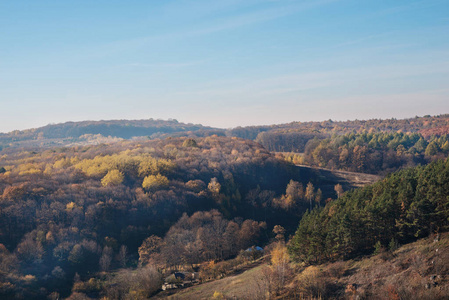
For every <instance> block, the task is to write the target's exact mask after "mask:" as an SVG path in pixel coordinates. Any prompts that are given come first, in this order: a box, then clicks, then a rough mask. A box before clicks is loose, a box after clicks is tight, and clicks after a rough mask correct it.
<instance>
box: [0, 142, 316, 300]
mask: <svg viewBox="0 0 449 300" xmlns="http://www.w3.org/2000/svg"><path fill="white" fill-rule="evenodd" d="M0 163H1V169H0V195H1V196H0V199H1V200H0V243H1V247H2V248H1V249H2V251H1V258H0V262H1V266H2V267H1V270H2V271H1V274H0V280H1V288H0V293H1V295H3V296H2V297H6V298H8V297H13V296H14V295H16V296H17V295H20V297H21V298H24V299H32V298H36V299H37V298H41V297H43V296H45V295H61V296H63V297H67V296H68V295H69V294H70V293H71V291H72V288H73V282H74V278H75V279H76V280H75V282H82V281H88V280H89V278H92V276H93V275H94V274H95V273H96V272H100V271H101V272H105V273H107V272H108V271H110V270H116V269H118V268H125V267H130V268H135V267H136V266H137V265H143V264H148V262H150V261H151V262H152V263H151V265H152V266H158V267H159V268H170V267H176V266H179V265H180V264H186V263H188V264H192V265H193V264H198V263H200V262H203V261H210V260H217V261H219V260H223V259H226V258H230V257H235V256H236V255H237V254H238V253H239V251H240V250H242V249H246V248H247V247H251V246H253V245H256V244H259V243H260V244H263V243H265V242H267V240H268V239H270V235H271V230H272V228H273V226H274V225H277V224H281V225H283V226H284V227H285V228H290V231H291V232H293V230H294V227H295V224H296V222H297V220H298V219H299V217H300V216H301V214H302V212H303V211H305V209H306V208H308V207H309V205H310V203H312V202H310V201H311V200H312V198H313V203H312V204H313V205H314V206H315V205H318V204H319V203H320V202H321V200H322V195H321V191H320V190H319V189H316V188H314V187H313V184H312V183H309V182H308V181H309V180H312V178H308V179H307V181H306V182H301V178H300V174H298V172H297V170H296V168H295V167H294V166H293V165H290V164H289V163H287V162H285V161H284V160H282V159H279V158H276V157H275V156H274V155H272V154H270V153H269V152H268V151H266V150H265V149H264V148H263V147H261V146H260V145H259V144H257V143H254V142H251V141H247V140H242V139H238V138H226V137H217V136H212V137H206V138H197V139H192V138H168V139H164V140H154V141H147V142H141V141H138V142H134V141H122V142H116V143H112V144H108V145H98V146H83V147H82V146H78V147H72V148H53V149H50V150H49V149H47V150H42V151H40V152H36V151H14V149H10V148H9V149H5V150H3V152H2V156H1V161H0ZM294 179H296V180H298V181H294ZM315 181H316V180H315ZM305 185H308V187H307V189H306V190H307V191H303V186H305ZM306 196H307V198H306ZM309 202H310V203H309ZM189 216H190V217H189ZM221 237H223V239H221ZM216 238H220V240H217V239H216ZM149 245H152V247H153V248H154V249H153V250H152V251H150V252H148V251H149V250H148V247H149ZM145 249H146V250H145ZM145 252H147V253H146V254H145ZM37 287H39V288H37ZM20 297H19V298H20ZM55 297H56V296H55Z"/></svg>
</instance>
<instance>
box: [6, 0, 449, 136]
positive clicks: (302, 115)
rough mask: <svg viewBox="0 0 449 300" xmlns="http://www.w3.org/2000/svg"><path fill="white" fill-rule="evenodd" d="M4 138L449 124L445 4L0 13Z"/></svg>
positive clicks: (149, 2) (180, 3)
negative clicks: (40, 131) (38, 130)
mask: <svg viewBox="0 0 449 300" xmlns="http://www.w3.org/2000/svg"><path fill="white" fill-rule="evenodd" d="M0 112H1V118H0V132H9V131H12V130H16V129H26V128H35V127H40V126H44V125H47V124H50V123H61V122H66V121H81V120H110V119H149V118H154V119H169V118H173V119H177V120H178V121H180V122H185V123H195V124H197V123H200V124H203V125H208V126H214V127H221V128H230V127H236V126H248V125H263V124H279V123H287V122H292V121H312V120H315V121H321V120H328V119H332V120H354V119H359V120H360V119H371V118H382V119H385V118H392V117H395V118H406V117H415V116H417V115H418V116H422V115H427V114H430V115H438V114H444V113H449V1H448V0H442V1H441V0H420V1H415V0H394V1H393V0H390V1H386V0H364V1H360V0H341V1H340V0H314V1H299V0H298V1H295V0H241V1H237V0H220V1H210V0H195V1H189V0H145V1H143V0H142V1H137V0H128V1H117V0H96V1H84V0H78V1H46V0H39V1H36V0H33V1H27V0H23V1H7V0H0Z"/></svg>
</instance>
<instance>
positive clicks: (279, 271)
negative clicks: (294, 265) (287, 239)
mask: <svg viewBox="0 0 449 300" xmlns="http://www.w3.org/2000/svg"><path fill="white" fill-rule="evenodd" d="M289 263H290V256H289V255H288V252H287V247H286V246H285V244H284V243H282V242H278V243H277V244H276V246H275V247H274V249H273V250H272V251H271V270H272V274H273V275H274V278H273V279H274V282H273V283H274V288H275V290H276V291H279V290H280V289H282V288H283V287H284V284H285V280H286V277H287V275H288V273H289V271H290V267H289Z"/></svg>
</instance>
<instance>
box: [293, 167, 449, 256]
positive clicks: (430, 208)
mask: <svg viewBox="0 0 449 300" xmlns="http://www.w3.org/2000/svg"><path fill="white" fill-rule="evenodd" d="M448 218H449V159H446V160H440V161H437V162H433V163H431V164H430V165H428V166H425V167H416V168H410V169H406V170H403V171H400V172H396V173H393V174H391V175H390V176H388V177H387V178H385V179H383V180H382V181H380V182H378V183H375V184H373V185H370V186H366V187H364V188H360V189H356V190H353V191H350V192H348V193H346V194H345V195H344V196H342V197H341V198H339V199H338V200H335V201H332V202H330V203H328V204H327V205H326V206H325V207H324V208H317V209H314V210H312V211H311V212H308V213H306V214H305V215H304V216H303V218H302V219H301V221H300V223H299V227H298V229H297V231H296V234H295V236H294V237H293V239H292V240H291V242H290V252H291V254H292V255H293V256H294V257H295V258H296V259H297V260H301V261H306V262H309V263H318V262H323V261H329V260H331V261H332V260H337V259H342V258H349V257H354V256H356V255H360V254H366V253H371V252H373V251H374V250H376V251H379V250H380V249H381V248H386V249H388V248H395V247H397V244H398V243H400V244H404V243H408V242H411V241H414V240H416V239H417V238H421V237H426V236H429V235H430V234H438V233H440V232H443V231H447V229H448V225H449V222H448Z"/></svg>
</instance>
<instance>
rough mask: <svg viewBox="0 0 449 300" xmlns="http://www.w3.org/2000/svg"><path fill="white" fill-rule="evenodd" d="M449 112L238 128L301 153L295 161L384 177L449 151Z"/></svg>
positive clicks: (238, 131)
mask: <svg viewBox="0 0 449 300" xmlns="http://www.w3.org/2000/svg"><path fill="white" fill-rule="evenodd" d="M448 128H449V116H448V115H440V116H434V117H431V116H425V117H416V118H412V119H403V120H397V119H389V120H367V121H359V120H355V121H345V122H334V121H332V120H328V121H323V122H304V123H301V122H293V123H289V124H281V125H272V126H260V127H245V128H241V127H239V128H235V129H232V130H230V131H228V132H227V134H228V135H231V136H238V137H243V138H250V139H253V140H255V141H257V142H258V143H260V144H261V145H263V146H264V147H265V148H266V149H268V150H270V151H278V152H296V153H300V154H294V153H292V154H291V155H290V158H289V159H290V160H291V161H293V162H295V163H298V164H305V165H310V166H317V167H324V168H329V169H339V170H347V171H353V172H363V173H371V174H381V175H385V174H388V173H390V172H394V171H396V170H399V169H402V168H406V167H412V166H416V165H423V164H427V163H429V162H430V161H434V160H437V159H441V158H445V157H447V156H448V155H449V141H448V139H449V138H448V137H449V135H448V134H449V131H448Z"/></svg>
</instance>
